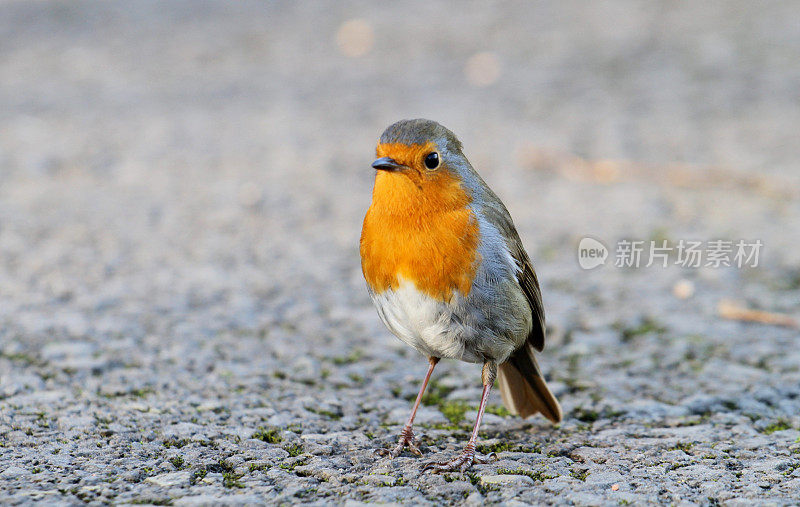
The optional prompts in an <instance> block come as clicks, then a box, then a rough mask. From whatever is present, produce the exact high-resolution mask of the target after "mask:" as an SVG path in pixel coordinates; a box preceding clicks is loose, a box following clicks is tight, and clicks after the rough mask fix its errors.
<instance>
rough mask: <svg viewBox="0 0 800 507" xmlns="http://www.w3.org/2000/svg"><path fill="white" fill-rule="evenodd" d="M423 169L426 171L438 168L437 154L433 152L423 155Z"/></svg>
mask: <svg viewBox="0 0 800 507" xmlns="http://www.w3.org/2000/svg"><path fill="white" fill-rule="evenodd" d="M425 167H427V168H428V169H436V168H437V167H439V154H438V153H436V152H435V151H434V152H432V153H428V154H427V155H425Z"/></svg>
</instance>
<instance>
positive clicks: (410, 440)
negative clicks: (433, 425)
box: [375, 357, 439, 458]
mask: <svg viewBox="0 0 800 507" xmlns="http://www.w3.org/2000/svg"><path fill="white" fill-rule="evenodd" d="M428 361H429V362H430V366H429V367H428V373H427V375H425V380H423V381H422V387H421V388H420V389H419V394H418V395H417V401H415V402H414V408H413V409H412V410H411V415H409V416H408V421H407V422H406V425H405V426H404V427H403V431H401V432H400V440H399V441H398V442H397V445H396V446H395V447H394V448H393V449H392V450H391V451H390V450H388V449H378V450H377V451H375V452H377V453H378V454H380V455H381V456H391V457H392V458H396V457H398V456H400V453H402V452H403V449H404V448H405V447H406V446H407V447H408V450H409V451H411V452H413V453H414V454H416V455H417V456H422V452H421V451H420V450H419V448H418V447H417V444H416V441H415V440H416V439H415V438H414V431H413V430H412V427H413V425H414V418H415V417H416V416H417V409H418V408H419V404H420V402H421V401H422V395H423V394H424V393H425V388H426V387H428V381H429V380H430V379H431V374H432V373H433V369H434V368H435V367H436V364H437V363H438V362H439V358H438V357H431V358H429V359H428Z"/></svg>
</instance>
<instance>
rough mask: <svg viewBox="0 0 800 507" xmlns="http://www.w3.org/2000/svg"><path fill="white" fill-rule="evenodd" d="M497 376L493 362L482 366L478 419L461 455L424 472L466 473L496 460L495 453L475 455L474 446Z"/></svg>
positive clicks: (434, 463)
mask: <svg viewBox="0 0 800 507" xmlns="http://www.w3.org/2000/svg"><path fill="white" fill-rule="evenodd" d="M496 376H497V365H496V364H495V363H493V362H489V361H487V362H486V363H484V365H483V394H482V395H481V405H480V407H478V417H477V418H476V419H475V426H474V427H473V428H472V435H471V436H470V437H469V441H468V442H467V445H466V447H464V450H463V451H461V454H459V455H458V456H456V457H455V458H453V459H451V460H450V461H444V462H441V463H437V462H431V463H428V464H427V465H425V468H424V469H423V472H424V471H425V470H433V471H434V472H453V471H455V470H460V471H461V472H464V471H466V470H467V469H468V468H469V467H471V466H472V465H474V464H475V463H487V462H488V461H489V460H490V459H493V458H496V457H497V456H496V455H495V453H492V454H490V455H489V456H481V455H478V454H476V453H475V445H476V442H477V440H478V430H479V429H480V427H481V419H483V412H484V410H486V400H488V399H489V391H491V390H492V384H494V379H495V377H496Z"/></svg>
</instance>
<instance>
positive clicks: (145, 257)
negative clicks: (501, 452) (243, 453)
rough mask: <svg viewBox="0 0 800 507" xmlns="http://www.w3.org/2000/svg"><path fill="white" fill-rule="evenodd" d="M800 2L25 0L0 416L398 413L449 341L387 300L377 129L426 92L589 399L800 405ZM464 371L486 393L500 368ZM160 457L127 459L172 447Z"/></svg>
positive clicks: (583, 398) (121, 441)
mask: <svg viewBox="0 0 800 507" xmlns="http://www.w3.org/2000/svg"><path fill="white" fill-rule="evenodd" d="M799 8H800V6H799V5H798V3H797V2H757V3H756V2H746V1H741V2H739V1H730V2H702V3H679V2H645V1H622V0H620V1H614V2H602V3H601V2H591V3H587V2H571V1H563V2H470V3H448V2H438V1H423V2H402V3H400V2H393V3H388V2H383V3H375V2H337V3H328V2H262V1H258V2H255V1H237V2H221V1H220V2H213V1H170V2H160V1H139V0H137V1H130V2H99V1H98V2H94V1H70V2H57V1H37V2H28V1H3V2H0V405H4V409H3V414H2V415H0V434H3V435H5V438H7V439H8V441H10V442H16V441H17V440H19V442H23V443H24V442H28V443H30V442H43V441H48V442H49V441H51V440H53V437H54V435H61V434H63V432H64V431H67V430H69V431H72V432H74V434H75V435H78V437H76V439H75V441H77V442H78V443H76V444H74V445H88V444H89V443H92V444H93V443H94V442H95V439H100V440H99V441H98V442H97V445H98V446H100V445H101V442H103V446H104V447H108V448H109V449H118V448H119V447H120V446H124V445H128V444H126V442H129V441H131V440H132V439H133V440H136V439H137V438H138V436H137V435H140V433H141V432H144V434H149V433H148V432H151V433H152V438H151V439H150V440H148V442H155V443H153V444H152V445H156V444H159V442H161V441H162V440H163V439H167V438H171V437H170V435H171V436H172V437H174V438H177V437H175V435H177V436H178V437H180V438H183V436H184V435H183V433H181V431H185V432H188V434H187V435H186V438H189V439H191V438H194V437H195V436H196V435H197V434H198V433H200V434H203V435H205V436H206V437H207V438H208V439H211V440H214V439H216V438H219V439H221V440H225V438H227V437H226V436H229V434H235V435H237V436H239V437H241V438H245V439H246V438H248V435H251V434H252V431H253V430H254V428H257V427H259V426H262V425H268V426H270V427H276V428H280V429H282V430H284V431H285V430H286V428H289V427H290V426H291V425H295V426H292V427H293V428H294V430H293V431H295V430H296V432H295V433H296V434H295V433H292V434H291V435H289V436H286V437H285V438H287V439H288V440H291V438H299V437H298V436H297V435H299V434H301V433H302V431H301V430H303V428H304V426H303V425H310V427H311V430H313V431H314V432H319V433H328V432H335V431H338V430H350V429H353V428H360V431H363V429H364V428H369V431H370V432H373V433H375V434H376V435H380V436H381V437H388V436H389V435H391V434H392V433H393V431H394V430H393V427H391V428H390V427H389V426H390V425H391V424H395V423H399V422H400V421H401V420H402V419H403V418H404V417H405V415H406V411H407V409H408V402H407V400H406V398H408V397H412V396H413V394H414V393H415V392H416V388H417V382H418V381H419V379H420V378H421V376H422V374H423V373H424V369H425V361H424V359H421V358H419V357H417V355H416V353H414V352H413V351H412V350H407V349H406V347H405V346H404V345H403V344H401V343H400V342H399V341H397V340H396V339H394V338H393V337H391V336H390V335H389V333H388V331H386V330H385V329H384V328H383V326H382V325H381V323H380V321H379V320H378V318H377V315H376V314H375V312H374V310H373V308H372V306H371V304H370V302H369V299H368V297H367V294H366V290H365V288H364V285H363V279H362V277H361V272H360V266H359V259H358V248H357V244H358V238H359V233H360V227H361V220H362V218H363V214H364V212H365V210H366V208H367V206H368V205H369V201H370V192H371V185H372V179H373V177H374V171H373V170H372V169H371V168H370V163H371V162H372V160H373V158H374V148H375V142H376V140H377V138H378V137H379V135H380V134H381V132H382V131H383V129H384V128H385V127H386V126H388V125H389V124H391V123H393V122H394V121H397V120H399V119H403V118H415V117H425V118H429V119H434V120H437V121H439V122H440V123H442V124H443V125H445V126H447V127H448V128H450V129H451V130H453V131H454V132H455V133H456V134H457V135H458V136H459V137H460V139H461V140H462V142H463V143H464V147H465V153H466V155H467V156H468V157H469V159H470V160H471V162H472V163H473V165H474V166H475V167H476V169H478V171H479V172H481V174H482V175H483V176H484V178H485V179H486V180H487V182H488V183H489V184H490V185H491V186H492V187H493V189H494V190H495V191H496V192H497V193H498V194H499V195H500V197H501V198H502V199H503V200H504V201H505V203H506V205H507V207H508V208H509V210H510V211H511V214H512V216H513V217H514V219H515V222H516V224H517V227H518V229H519V231H520V235H521V237H522V239H523V242H524V243H525V245H526V247H527V249H528V251H529V253H530V254H531V257H532V258H533V260H534V264H535V266H536V269H537V271H538V272H539V277H540V280H541V281H542V285H543V292H544V301H545V307H546V310H547V316H548V324H549V326H550V334H551V339H550V342H549V345H548V348H547V349H546V351H545V353H544V355H543V359H542V366H543V369H544V370H545V372H546V373H547V375H548V377H549V378H551V379H552V382H553V385H554V386H555V387H554V389H556V391H557V394H558V395H559V397H560V398H561V400H562V403H563V405H564V408H565V413H566V414H567V422H566V423H565V424H566V425H567V427H569V425H570V424H573V426H575V425H580V424H584V425H585V423H586V422H587V421H586V420H583V419H581V414H585V413H586V411H587V410H589V411H591V412H592V413H594V414H595V415H596V416H597V417H595V418H594V419H592V420H591V421H589V422H590V425H589V426H591V423H594V424H598V423H597V422H595V420H597V418H598V417H599V421H603V420H607V424H610V425H614V424H617V425H625V424H627V425H633V426H637V425H639V426H637V427H639V428H640V429H641V428H643V427H649V426H647V425H652V424H653V421H658V424H662V425H664V424H666V423H664V420H665V419H664V418H669V417H689V416H691V415H693V414H694V415H697V414H706V415H708V414H709V413H712V412H714V413H715V411H717V410H719V411H722V412H728V413H730V414H733V415H730V414H729V415H728V416H730V417H734V416H735V417H740V418H741V419H742V421H743V422H742V424H745V426H747V427H748V428H753V429H752V431H754V432H756V433H759V432H762V430H764V429H765V428H769V427H770V425H771V424H774V423H775V422H776V421H784V422H785V424H786V426H787V427H786V428H782V429H785V430H787V431H789V430H790V429H791V428H794V430H796V429H797V427H798V426H799V425H800V421H798V416H797V413H799V411H800V406H798V403H800V402H798V399H800V398H797V397H796V396H798V394H800V393H798V389H800V387H797V386H798V379H800V377H799V375H800V373H798V372H800V348H798V347H797V330H796V327H793V326H796V319H797V317H798V311H800V309H799V308H798V301H800V268H799V267H798V266H800V249H798V248H797V247H798V240H799V239H800V236H798V231H800V171H798V161H800V142H798V125H800V107H799V106H798V104H800V24H799V23H798V21H797V20H798V9H799ZM587 235H589V236H592V237H594V238H597V239H599V240H601V241H602V242H604V243H605V244H606V245H607V246H609V248H611V249H612V250H613V247H614V245H615V243H616V242H617V241H619V240H620V239H623V238H635V239H641V240H651V239H658V240H662V239H666V240H668V241H670V242H672V243H674V242H677V241H679V240H681V239H686V240H690V239H691V240H702V241H709V240H716V239H723V240H739V239H744V240H748V241H754V240H761V241H762V242H763V245H764V246H763V248H762V250H761V256H760V259H759V266H758V267H757V268H752V269H737V268H727V269H711V268H704V269H680V268H677V267H670V268H668V269H662V268H658V267H651V268H647V269H629V270H624V269H619V268H615V267H614V266H613V265H610V264H607V265H606V266H603V267H600V268H597V269H595V270H592V271H584V270H582V269H580V267H579V266H578V263H577V259H576V248H577V244H578V241H579V240H580V238H582V237H584V236H587ZM612 255H613V253H612ZM612 259H613V257H612ZM726 305H727V306H726ZM731 307H732V308H733V311H726V308H727V309H728V310H730V309H731ZM753 310H755V311H761V312H765V313H763V314H760V313H753V312H752V311H753ZM772 318H775V319H777V322H778V323H782V324H783V325H782V326H774V325H770V324H769V322H776V321H775V320H770V319H772ZM742 319H744V320H749V321H756V322H755V323H742V322H740V320H742ZM764 322H767V324H765V323H764ZM438 375H440V376H441V377H440V379H441V380H440V382H441V385H443V386H448V388H449V391H447V392H448V393H449V396H450V398H447V399H449V400H451V401H452V400H456V401H458V400H465V403H468V404H476V403H477V400H478V398H479V393H480V382H479V374H478V369H476V368H474V367H470V366H467V365H457V364H447V365H443V367H442V368H441V371H440V372H439V373H438ZM365 378H369V379H370V385H369V386H366V385H365V380H364V379H365ZM765 386H766V387H765ZM792 386H794V387H792ZM764 389H767V390H768V391H769V393H771V394H769V395H765V394H763V390H764ZM781 389H783V390H784V391H781ZM786 389H790V390H791V389H794V391H791V392H788V393H787V392H785V390H786ZM742 393H750V394H749V395H744V394H742ZM759 393H761V394H759ZM792 393H793V394H792ZM790 395H791V396H790ZM703 396H704V397H703ZM748 396H750V398H748ZM764 396H766V398H767V400H766V401H765V398H764ZM698 397H699V398H698ZM742 399H748V400H750V402H748V403H749V404H746V405H747V407H746V408H742V405H741V403H740V401H741V400H742ZM789 399H791V400H793V401H787V400H789ZM698 400H700V401H698ZM703 400H705V401H703ZM709 400H711V401H709ZM714 400H716V401H714ZM726 400H727V401H730V403H728V404H727V405H726V404H725V403H726V402H727V401H726ZM731 400H732V401H731ZM493 402H494V403H499V397H497V399H494V401H493ZM703 403H705V405H704V404H703ZM698 404H699V405H698ZM321 406H322V407H326V408H324V410H322V409H320V408H319V407H321ZM470 406H471V405H470ZM698 406H699V407H701V408H699V409H698V408H697V407H698ZM156 407H157V408H158V413H155V412H153V411H152V410H151V409H155V408H156ZM620 407H627V408H626V409H625V410H628V412H627V416H624V415H623V416H620V414H618V413H617V412H614V411H619V410H623V409H621V408H620ZM726 407H727V408H726ZM611 408H613V409H614V410H613V411H612V410H611ZM439 409H442V406H441V405H440V406H439ZM320 410H322V412H320ZM36 411H39V412H42V413H44V414H45V415H44V416H42V417H41V418H39V419H37V417H39V416H34V415H32V414H33V413H34V412H36ZM623 412H624V410H623ZM198 413H201V417H200V420H199V421H195V422H193V424H195V425H197V426H199V427H200V429H198V428H195V429H186V427H185V426H180V428H183V429H181V430H180V431H178V430H175V431H174V432H173V433H169V430H164V428H172V427H177V426H175V425H180V424H183V423H185V422H186V421H187V420H188V419H189V418H192V417H196V416H197V415H198ZM326 413H327V414H331V413H333V414H335V415H336V417H334V418H331V417H326ZM745 413H747V414H750V416H747V417H745V416H744V415H743V414H745ZM365 414H367V415H365ZM387 414H390V418H389V419H388V420H387V419H386V418H385V417H386V416H387ZM437 414H438V415H437ZM598 414H599V415H598ZM614 414H616V415H614ZM753 414H755V416H753ZM429 417H430V420H431V421H434V422H436V421H441V420H444V419H442V414H441V413H440V411H437V407H436V406H432V407H430V414H429ZM41 419H43V420H45V421H51V422H52V424H51V425H49V426H43V425H42V424H41V423H40V422H37V421H40V420H41ZM590 419H591V418H590ZM98 420H102V421H106V423H105V424H106V426H108V425H109V424H112V425H113V424H117V426H113V427H112V430H110V431H111V433H110V434H109V435H110V436H109V435H106V436H105V437H100V436H98V435H96V434H94V433H93V430H91V428H94V427H95V426H96V425H97V424H101V426H102V424H103V423H102V422H101V423H98V422H97V421H98ZM423 420H424V417H423ZM109 421H110V422H109ZM503 421H504V420H503V419H499V420H498V421H494V422H492V421H491V420H490V421H488V422H487V424H488V425H489V426H488V428H489V429H490V430H491V428H493V427H496V428H507V425H508V424H512V423H508V422H507V421H506V422H505V423H504V422H503ZM570 421H572V422H570ZM759 421H760V422H759ZM534 423H535V424H536V428H537V431H541V432H545V431H550V432H552V431H554V430H552V429H550V427H549V426H547V425H545V424H544V423H543V422H542V421H541V420H538V419H537V420H536V421H534ZM493 424H494V425H495V426H492V425H493ZM504 424H505V425H506V426H504ZM513 424H523V423H521V422H519V421H517V422H516V423H513ZM759 425H761V426H759ZM209 428H213V429H209ZM387 428H389V429H387ZM573 429H575V428H574V427H573ZM584 429H587V428H584ZM589 429H590V428H589ZM305 430H306V432H307V431H311V430H309V429H308V427H305ZM578 430H581V428H578V429H577V430H576V431H578ZM192 431H194V433H192ZM248 431H249V432H250V433H247V432H248ZM719 431H722V430H719ZM297 432H299V433H297ZM759 434H760V433H759ZM770 434H772V432H770ZM292 435H294V436H292ZM549 435H550V437H551V438H553V439H554V440H553V442H556V443H554V444H553V445H557V441H558V438H560V437H559V434H558V433H557V432H555V433H549ZM505 438H511V439H513V438H518V439H525V438H528V437H526V436H525V434H524V432H521V433H518V434H516V436H514V435H511V436H509V435H506V436H505ZM587 438H588V437H587ZM721 438H725V437H721ZM15 439H16V440H15ZM784 440H785V442H789V440H788V437H786V438H784V439H783V440H781V439H778V440H777V441H778V442H784ZM453 442H456V441H455V440H454V441H453ZM785 442H784V443H785ZM42 445H44V444H42ZM48 445H59V444H53V443H50V444H48ZM64 445H72V444H64ZM219 445H220V446H221V447H218V448H217V449H216V450H208V449H206V450H202V451H198V453H200V454H198V456H206V455H205V454H202V453H203V452H208V453H213V452H218V453H219V452H223V453H224V452H225V450H226V449H227V448H226V447H225V445H223V444H219ZM309 445H310V444H309ZM370 445H371V444H369V442H367V443H364V444H363V445H362V446H361V447H360V448H359V449H361V450H362V451H363V452H364V453H365V454H364V455H365V456H366V455H367V454H366V453H367V450H368V448H369V446H370ZM771 445H778V446H780V445H783V444H782V443H778V444H775V442H772V444H771ZM786 445H789V444H788V443H786ZM48 449H49V448H48ZM220 449H222V451H220ZM4 452H5V454H4V457H5V458H6V459H13V460H17V461H19V463H21V465H20V466H21V467H22V468H23V469H25V468H26V466H27V465H25V463H29V461H25V460H30V459H32V458H30V457H26V455H25V453H23V452H21V451H20V452H19V453H17V452H16V451H14V452H12V451H9V450H6V451H4ZM230 452H231V453H235V452H237V451H234V450H230ZM15 453H16V454H15ZM66 454H68V453H66ZM141 459H142V460H144V461H142V462H136V463H127V462H120V463H118V464H117V467H118V469H119V470H131V472H130V473H134V470H140V469H141V468H142V466H143V465H142V463H145V464H146V465H147V466H148V467H151V468H153V469H154V470H155V472H152V473H153V474H155V473H158V472H159V471H161V472H163V471H165V470H166V471H169V469H170V468H169V467H170V465H169V462H168V460H165V459H163V458H157V457H148V458H141ZM198 459H199V458H198ZM209 459H210V458H209ZM215 459H216V458H215ZM363 460H364V461H363V463H368V462H369V463H371V461H370V459H368V458H366V457H365V458H363ZM101 461H103V460H102V459H101V458H91V457H90V458H86V459H83V461H81V460H78V462H80V463H82V464H81V466H80V467H78V468H81V469H83V470H91V469H92V466H96V467H98V470H101V469H102V466H101V465H100V464H99V463H100V462H101ZM87 463H89V464H87ZM91 463H94V464H93V465H92V464H91ZM350 465H352V466H356V465H353V464H352V463H351V464H350ZM76 466H77V465H75V464H61V465H59V464H52V463H51V464H50V465H48V466H47V467H44V466H43V467H39V468H40V471H39V472H38V473H41V474H47V473H51V472H52V474H53V477H61V476H66V477H71V475H70V474H78V477H79V481H80V480H82V479H80V473H79V472H77V471H76V470H75V467H76ZM364 466H367V465H364ZM59 467H61V468H59ZM173 468H174V467H173ZM28 469H30V467H29V466H28ZM57 470H60V472H59V473H56V471H57ZM48 471H50V472H48ZM97 473H101V472H97ZM139 473H141V472H139ZM142 477H143V476H136V477H134V479H136V478H138V479H142ZM247 477H249V476H247ZM247 477H245V478H242V479H241V480H242V481H246V480H248V479H247ZM759 477H760V476H759ZM51 478H52V477H51ZM53 480H56V481H58V480H62V479H60V478H55V479H53ZM63 480H67V479H63ZM70 480H71V479H70ZM252 480H256V479H252ZM309 480H311V479H309ZM658 480H667V478H666V476H665V477H664V478H660V479H658ZM34 482H36V481H34ZM142 487H144V486H142ZM676 487H677V486H676ZM112 489H113V487H112ZM114 491H116V490H114ZM115 494H117V493H114V495H115ZM109 495H111V493H109ZM99 498H104V499H105V500H110V499H113V498H115V497H114V496H113V495H112V496H106V497H99ZM128 499H129V500H130V498H128Z"/></svg>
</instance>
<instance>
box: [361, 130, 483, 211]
mask: <svg viewBox="0 0 800 507" xmlns="http://www.w3.org/2000/svg"><path fill="white" fill-rule="evenodd" d="M428 143H432V144H433V146H432V147H431V150H426V153H421V152H420V153H419V154H417V155H415V156H419V157H424V156H426V155H427V154H428V153H427V151H436V152H437V154H438V156H439V158H440V165H439V166H437V167H436V170H438V171H449V172H451V173H453V175H455V176H456V177H457V178H458V179H459V180H460V181H461V184H462V185H463V186H464V188H466V189H467V190H468V191H469V192H470V193H471V194H472V196H473V198H476V199H480V198H481V197H483V196H484V194H485V193H486V191H487V190H488V187H486V183H484V181H483V179H481V177H480V176H479V175H478V173H477V172H476V171H475V169H473V168H472V165H470V163H469V161H468V160H467V157H466V156H464V153H463V152H462V151H461V150H462V146H461V141H459V140H458V138H457V137H456V135H455V134H454V133H453V132H452V131H450V130H449V129H448V128H446V127H444V126H443V125H441V124H439V123H437V122H435V121H433V120H426V119H424V118H417V119H413V120H400V121H398V122H396V123H393V124H392V125H389V127H387V128H386V130H384V131H383V134H381V137H380V140H379V141H378V155H379V156H381V155H387V156H382V157H381V158H379V159H378V160H376V161H375V162H374V163H373V164H372V167H374V168H376V169H384V170H390V171H391V170H402V166H403V164H406V165H408V164H409V163H410V162H411V161H409V160H402V161H401V160H395V159H397V158H399V157H394V158H392V157H391V156H388V155H394V154H395V153H396V151H395V150H391V149H383V150H382V147H384V148H386V147H387V146H398V145H404V146H407V147H411V146H425V145H428ZM399 162H402V163H399ZM488 192H489V193H491V190H488Z"/></svg>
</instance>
